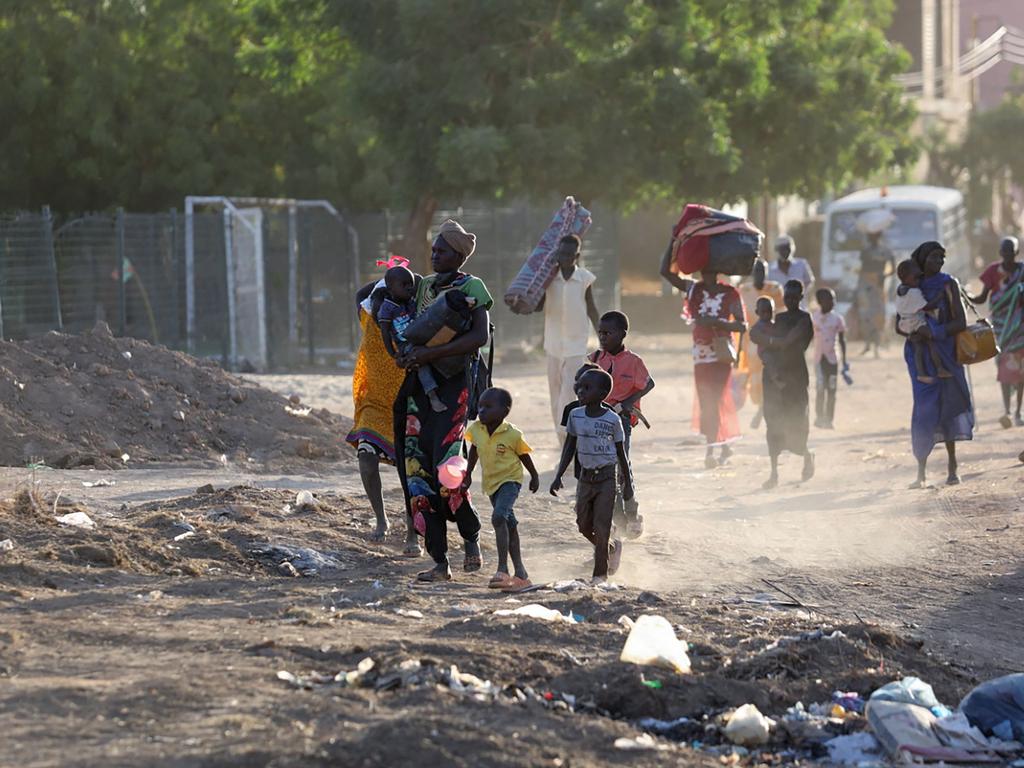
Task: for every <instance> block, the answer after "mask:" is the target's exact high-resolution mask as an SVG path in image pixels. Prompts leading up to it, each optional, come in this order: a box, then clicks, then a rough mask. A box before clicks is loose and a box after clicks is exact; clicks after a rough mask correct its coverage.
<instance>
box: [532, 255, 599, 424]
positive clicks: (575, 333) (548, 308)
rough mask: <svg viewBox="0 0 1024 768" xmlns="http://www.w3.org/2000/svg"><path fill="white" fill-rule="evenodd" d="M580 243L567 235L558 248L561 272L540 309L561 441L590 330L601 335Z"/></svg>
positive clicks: (553, 415)
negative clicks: (582, 259) (567, 406)
mask: <svg viewBox="0 0 1024 768" xmlns="http://www.w3.org/2000/svg"><path fill="white" fill-rule="evenodd" d="M580 245H581V244H580V239H579V238H578V237H577V236H576V235H566V236H565V237H563V238H562V240H561V242H560V243H559V244H558V249H557V250H556V251H555V257H554V258H555V260H556V261H557V262H558V271H557V272H556V273H555V278H554V280H552V281H551V285H549V286H548V289H547V291H546V292H545V293H544V297H543V298H542V299H541V301H540V304H539V305H538V306H537V308H538V309H543V310H544V352H545V353H546V354H547V358H548V390H549V391H550V393H551V420H552V421H553V422H554V424H555V431H556V432H558V436H559V439H562V438H564V437H565V427H563V426H562V425H561V422H562V410H563V409H564V408H565V406H566V405H568V404H569V403H571V402H572V401H573V400H575V399H576V393H575V392H574V391H573V384H574V379H575V376H576V371H577V370H579V368H580V366H581V365H583V361H584V358H585V357H586V354H587V341H588V340H589V338H590V328H591V327H593V329H594V332H595V333H596V332H597V324H598V321H599V320H600V317H601V315H600V313H599V312H598V311H597V305H596V304H595V303H594V292H593V289H592V286H593V285H594V280H596V278H595V277H594V273H593V272H591V271H590V270H588V269H585V268H584V267H581V266H580V265H579V259H580Z"/></svg>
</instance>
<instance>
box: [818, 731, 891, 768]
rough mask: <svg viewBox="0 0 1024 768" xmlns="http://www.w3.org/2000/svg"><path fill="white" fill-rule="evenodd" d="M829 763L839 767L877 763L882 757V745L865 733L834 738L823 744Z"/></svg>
mask: <svg viewBox="0 0 1024 768" xmlns="http://www.w3.org/2000/svg"><path fill="white" fill-rule="evenodd" d="M825 747H826V748H827V749H828V759H829V761H830V762H833V763H837V764H839V765H860V764H861V763H879V762H881V761H882V758H883V757H884V755H883V754H882V745H881V744H879V743H878V739H876V738H875V737H874V736H873V735H871V734H870V733H868V732H867V731H860V732H859V733H850V734H847V735H845V736H836V737H835V738H834V739H830V740H829V741H826V742H825Z"/></svg>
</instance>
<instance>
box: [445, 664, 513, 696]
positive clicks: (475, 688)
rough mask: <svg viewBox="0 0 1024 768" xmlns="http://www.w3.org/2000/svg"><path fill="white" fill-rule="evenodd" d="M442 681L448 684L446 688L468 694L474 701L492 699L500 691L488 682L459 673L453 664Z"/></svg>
mask: <svg viewBox="0 0 1024 768" xmlns="http://www.w3.org/2000/svg"><path fill="white" fill-rule="evenodd" d="M443 679H444V680H445V681H446V682H447V683H448V687H449V688H451V689H452V690H453V691H455V692H456V693H465V694H469V695H470V696H472V697H473V698H474V699H480V700H486V699H488V698H494V697H495V696H497V695H498V693H500V690H499V689H498V688H497V687H496V686H495V685H494V683H492V682H491V681H490V680H481V679H480V678H479V677H477V676H476V675H471V674H469V673H468V672H460V671H459V668H458V667H457V666H455V665H454V664H452V665H451V667H449V668H448V671H447V672H446V673H445V674H444V676H443Z"/></svg>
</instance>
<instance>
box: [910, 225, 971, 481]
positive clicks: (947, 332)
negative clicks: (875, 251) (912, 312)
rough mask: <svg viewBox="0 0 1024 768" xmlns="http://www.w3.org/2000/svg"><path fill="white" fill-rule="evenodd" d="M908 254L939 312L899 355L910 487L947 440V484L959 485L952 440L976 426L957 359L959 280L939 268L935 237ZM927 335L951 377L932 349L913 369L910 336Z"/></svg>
mask: <svg viewBox="0 0 1024 768" xmlns="http://www.w3.org/2000/svg"><path fill="white" fill-rule="evenodd" d="M910 258H911V259H912V260H913V261H914V262H915V263H916V264H917V266H918V267H920V268H921V271H922V272H923V273H924V276H923V277H922V278H921V284H920V288H921V292H922V293H923V294H924V298H925V300H926V301H928V302H929V303H932V302H935V303H936V305H937V318H936V317H932V316H929V317H928V318H927V325H926V326H922V327H921V328H920V329H919V330H918V331H915V332H914V333H913V334H911V335H910V337H909V338H908V339H907V342H906V344H905V345H904V348H903V359H904V360H905V361H906V363H907V371H908V373H909V374H910V382H911V385H912V386H913V390H914V410H913V414H912V416H911V419H910V441H911V446H912V448H913V451H914V458H916V459H917V480H916V481H915V482H914V483H913V485H912V486H911V487H912V488H922V487H924V484H925V465H926V464H927V462H928V456H929V454H931V452H932V449H933V448H934V447H935V445H936V443H940V442H942V443H945V445H946V453H947V455H948V458H949V461H948V465H947V475H946V484H947V485H957V484H958V483H959V482H960V476H959V475H958V474H957V461H956V443H957V441H958V440H970V439H972V436H973V431H974V406H973V404H972V402H971V388H970V385H969V384H968V383H967V375H966V373H965V371H964V367H963V366H962V365H960V364H959V363H958V362H957V360H956V335H957V334H958V333H959V332H960V331H963V330H964V329H965V328H966V327H967V319H966V315H965V312H964V303H963V299H962V298H961V296H962V293H961V290H960V283H958V282H957V280H956V278H954V277H953V276H952V275H949V274H946V273H945V272H943V271H942V266H943V264H944V263H945V258H946V249H945V248H943V247H942V245H941V244H940V243H937V242H935V241H933V240H932V241H929V242H926V243H922V244H921V245H919V246H918V247H917V250H915V251H914V253H913V254H911V256H910ZM897 333H899V329H897ZM900 335H901V336H905V335H906V334H902V333H901V334H900ZM928 339H931V340H932V341H933V342H934V344H935V347H936V348H937V350H938V352H939V358H940V359H941V361H942V364H943V366H944V367H945V369H946V370H947V371H949V372H950V373H952V374H953V375H952V377H950V378H939V377H938V375H937V373H938V372H937V371H936V370H934V364H933V362H932V360H931V356H930V355H923V357H924V360H923V363H924V366H925V370H924V371H920V372H919V371H918V370H917V366H916V364H915V362H914V345H913V344H912V343H911V342H925V341H927V340H928ZM919 373H920V374H921V375H923V376H924V377H925V378H928V379H930V383H925V382H922V381H920V380H919V378H918V375H919Z"/></svg>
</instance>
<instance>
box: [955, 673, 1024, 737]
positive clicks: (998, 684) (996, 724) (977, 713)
mask: <svg viewBox="0 0 1024 768" xmlns="http://www.w3.org/2000/svg"><path fill="white" fill-rule="evenodd" d="M960 711H961V712H963V713H964V714H965V715H966V716H967V719H968V720H969V721H970V723H971V725H975V726H977V727H978V728H980V729H981V730H982V731H983V732H984V733H991V734H994V735H995V736H998V737H999V738H1000V739H1004V740H1006V741H1009V740H1011V739H1017V740H1018V741H1024V674H1022V673H1018V674H1014V675H1006V676H1004V677H997V678H995V679H994V680H989V681H987V682H984V683H982V684H981V685H979V686H977V687H976V688H974V689H973V690H972V691H971V692H970V693H968V694H967V695H966V696H964V699H963V701H961V702H960Z"/></svg>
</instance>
